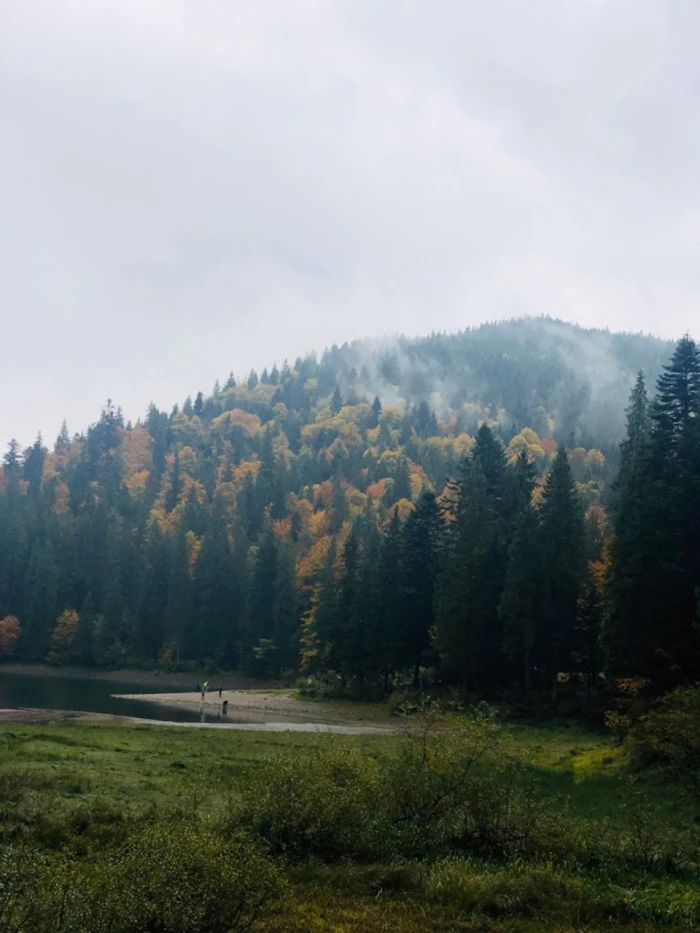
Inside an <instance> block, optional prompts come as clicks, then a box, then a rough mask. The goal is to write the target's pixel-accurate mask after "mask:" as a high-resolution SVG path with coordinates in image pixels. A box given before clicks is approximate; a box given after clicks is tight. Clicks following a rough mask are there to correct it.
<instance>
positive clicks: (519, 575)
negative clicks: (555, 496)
mask: <svg viewBox="0 0 700 933" xmlns="http://www.w3.org/2000/svg"><path fill="white" fill-rule="evenodd" d="M499 613H500V618H501V622H502V624H503V647H504V650H505V652H506V654H507V655H508V657H509V658H511V659H513V660H515V661H516V671H518V672H519V671H522V673H523V686H524V688H525V691H526V693H529V692H530V690H531V689H532V686H533V680H534V675H535V671H536V670H537V669H538V668H539V667H540V666H541V664H540V661H539V657H540V656H541V655H543V654H544V652H545V650H546V645H545V644H544V639H543V631H542V625H541V618H542V556H541V553H540V533H539V524H538V521H537V515H536V513H535V511H534V509H533V508H532V507H531V506H530V504H529V503H528V504H527V505H525V506H524V507H523V509H522V510H521V512H520V515H519V516H518V520H517V522H516V525H515V532H514V535H513V540H512V542H511V545H510V550H509V552H508V570H507V572H506V577H505V582H504V587H503V593H502V595H501V601H500V606H499Z"/></svg>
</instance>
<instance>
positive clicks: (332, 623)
mask: <svg viewBox="0 0 700 933" xmlns="http://www.w3.org/2000/svg"><path fill="white" fill-rule="evenodd" d="M336 364H337V355H334V352H333V351H331V352H330V353H329V354H327V355H326V356H325V357H324V358H323V360H322V361H321V362H320V363H319V362H317V361H316V360H315V359H314V358H313V357H309V358H307V359H306V360H298V361H297V362H296V364H295V365H294V367H291V366H288V365H285V366H284V367H283V368H282V369H281V370H277V368H276V367H275V368H273V369H272V370H271V371H270V372H267V371H265V372H263V373H262V374H260V375H258V374H256V373H251V374H250V376H249V377H248V379H247V380H245V381H243V382H242V383H237V382H236V380H235V379H234V378H233V377H230V378H229V380H228V381H227V382H226V384H225V385H224V386H223V387H220V386H218V385H217V386H216V387H215V390H214V392H213V393H212V395H211V396H209V397H207V398H205V397H204V396H203V394H202V393H199V394H198V395H197V397H196V398H195V399H194V400H191V399H188V400H187V401H186V402H185V404H184V405H183V406H182V409H180V408H179V407H177V406H176V407H175V409H173V411H172V412H171V413H170V414H167V413H165V412H161V411H159V410H158V409H156V408H155V407H154V406H152V407H151V408H150V410H149V413H148V416H147V418H146V419H145V421H144V423H143V424H140V423H139V424H137V425H130V424H125V423H124V420H123V418H122V416H121V413H120V412H119V410H117V409H115V408H114V407H113V406H112V405H111V404H108V405H107V406H106V407H105V409H104V411H103V412H102V416H101V418H100V420H99V421H98V422H97V423H96V424H95V425H93V426H92V427H91V428H90V429H89V430H88V431H87V433H86V434H85V435H76V436H74V437H73V438H71V437H70V436H69V434H68V431H67V429H65V427H64V429H63V430H62V431H61V434H60V436H59V437H58V439H57V441H56V443H55V445H54V448H53V450H52V451H50V452H49V451H48V450H47V449H46V448H45V447H44V445H43V443H42V442H41V439H40V438H39V439H37V442H36V443H35V444H34V445H33V446H32V447H30V448H28V449H27V450H26V451H24V452H22V451H20V450H19V448H18V446H17V445H16V444H14V443H12V444H10V447H9V450H8V452H7V453H6V455H5V457H4V464H3V471H2V475H1V476H0V620H2V621H0V652H4V654H5V655H10V654H15V655H16V656H18V657H22V658H28V659H29V658H31V659H48V660H50V661H51V662H53V663H60V664H67V663H80V664H90V665H93V664H94V665H110V666H115V665H119V664H125V663H141V662H143V663H161V664H169V665H181V666H183V665H187V664H189V663H202V662H210V663H212V664H216V665H218V666H220V667H224V668H234V667H241V668H244V669H246V670H248V671H250V672H251V673H254V674H260V675H276V676H277V675H283V676H295V675H296V674H298V673H302V674H304V675H319V676H320V677H321V678H325V679H327V678H329V677H332V678H333V679H334V681H337V680H340V681H341V682H344V683H346V684H356V685H358V686H360V687H369V686H388V685H389V684H391V683H392V682H396V681H398V680H407V679H412V680H419V679H420V677H421V676H422V673H423V672H425V671H426V670H430V671H431V672H432V673H433V675H434V676H438V677H440V678H442V679H443V680H447V681H450V682H454V683H458V684H462V685H465V686H467V687H468V688H469V689H473V690H477V691H479V692H482V693H490V692H493V691H494V690H496V689H498V688H501V687H506V686H510V685H512V684H514V683H520V684H521V685H522V687H523V688H524V689H532V688H541V689H545V688H547V689H549V688H551V687H553V686H555V685H556V682H557V674H558V673H559V672H562V671H576V672H579V673H580V674H581V675H582V676H583V677H584V678H585V680H586V681H587V682H588V684H589V686H591V687H592V686H594V685H595V684H596V682H597V679H598V675H599V673H600V672H601V671H602V670H606V671H609V672H611V673H614V674H620V675H623V674H625V675H626V674H639V675H641V676H645V677H651V678H654V679H656V680H659V681H664V682H672V681H678V680H682V679H683V678H685V677H691V676H694V673H695V671H696V668H697V657H698V651H697V642H696V639H697V633H696V631H695V628H694V624H695V621H696V608H697V602H696V593H695V588H696V587H697V586H698V585H700V572H699V571H700V565H699V562H698V561H699V555H700V541H698V536H699V534H700V532H699V526H700V521H699V520H698V515H700V509H698V505H700V503H699V502H698V499H699V485H700V479H699V477H700V440H699V437H698V424H699V423H700V357H699V354H698V350H697V347H696V346H695V344H694V343H693V342H692V341H691V340H689V339H687V338H686V339H684V340H683V341H682V342H681V343H680V345H679V347H678V348H677V350H676V353H675V354H674V356H673V359H672V360H671V362H670V364H669V365H668V366H667V367H666V369H665V371H664V373H663V375H662V376H661V377H660V379H659V386H658V392H657V398H656V400H655V402H654V403H653V404H652V405H651V406H650V405H649V404H648V403H647V401H646V394H645V390H644V384H643V380H642V378H641V377H640V380H639V381H638V383H637V386H636V388H635V391H634V395H633V400H632V405H631V407H630V409H629V412H628V429H627V439H626V440H625V441H624V443H623V445H622V452H621V469H620V476H619V480H618V483H617V488H616V489H615V490H614V491H613V498H612V523H610V522H609V521H608V518H607V516H606V512H605V509H604V505H605V501H606V497H608V496H609V489H607V488H606V480H607V479H608V477H609V469H610V468H609V465H608V463H607V462H606V457H605V456H604V454H603V453H602V452H601V451H600V450H598V449H596V448H590V449H586V448H583V447H580V446H579V447H577V446H574V445H575V440H574V439H573V438H572V439H570V442H569V444H568V446H567V445H565V443H562V441H564V440H565V438H562V437H561V434H562V432H561V431H558V430H557V428H556V425H555V424H554V419H553V418H552V417H551V416H550V415H548V414H547V412H546V411H545V412H544V413H543V414H540V415H539V416H538V417H539V418H540V421H541V422H542V423H541V424H540V425H539V427H540V429H541V431H542V432H543V433H542V434H539V433H538V432H537V431H536V430H535V429H534V428H532V427H531V426H528V425H527V424H523V423H518V422H516V423H515V424H512V425H511V426H510V427H508V428H505V427H504V419H503V417H502V416H501V415H498V417H494V412H493V411H492V410H490V409H489V407H488V406H486V405H483V404H477V403H476V402H471V401H462V402H460V403H458V404H457V405H456V407H450V408H449V409H448V410H447V411H446V412H445V413H443V415H442V416H439V415H438V414H437V413H436V410H435V408H434V407H431V406H430V405H428V404H427V402H426V401H425V400H423V401H421V402H417V403H415V404H409V403H408V402H407V401H406V400H405V399H404V400H403V402H402V403H401V404H400V405H396V406H389V405H383V404H382V402H381V401H380V399H379V398H378V397H375V398H374V400H373V401H370V400H369V399H367V398H364V397H358V395H357V392H356V391H355V390H349V389H348V388H347V383H343V380H342V379H341V378H340V376H339V374H338V367H337V365H336ZM356 384H358V383H356ZM353 392H355V394H354V395H353V394H352V393H353ZM344 393H345V394H344ZM348 396H349V397H348ZM545 431H547V432H548V433H547V434H544V432H545ZM557 434H559V443H557V440H556V437H555V436H552V435H557ZM610 524H612V528H610V527H609V525H610ZM611 532H612V533H611ZM693 665H695V667H694V666H693Z"/></svg>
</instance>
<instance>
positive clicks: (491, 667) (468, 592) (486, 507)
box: [437, 458, 502, 690]
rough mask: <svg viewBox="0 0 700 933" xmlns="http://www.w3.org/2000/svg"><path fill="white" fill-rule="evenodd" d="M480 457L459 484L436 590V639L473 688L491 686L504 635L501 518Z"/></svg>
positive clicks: (447, 663) (448, 666)
mask: <svg viewBox="0 0 700 933" xmlns="http://www.w3.org/2000/svg"><path fill="white" fill-rule="evenodd" d="M497 505H498V502H497V499H496V498H495V497H493V496H491V495H490V494H489V488H488V485H487V482H486V477H485V475H484V471H483V468H482V465H481V462H480V461H479V460H476V459H474V458H473V459H472V460H471V461H470V462H469V463H468V464H467V465H466V467H465V470H464V474H463V478H462V480H461V482H460V484H459V487H458V499H457V506H456V511H455V514H454V520H453V521H452V522H450V524H449V525H448V533H447V540H446V542H445V548H444V559H443V563H442V572H441V576H440V584H439V589H438V600H437V608H438V625H437V633H438V644H439V648H440V652H441V657H442V663H443V666H444V667H445V670H446V671H448V672H450V673H451V674H452V676H453V677H456V678H458V679H459V680H461V681H462V682H463V683H466V684H467V685H468V686H469V687H470V689H472V690H474V689H483V688H484V687H488V686H489V685H493V678H494V676H495V675H497V673H498V671H497V668H498V664H499V661H500V652H501V644H502V638H501V636H500V620H499V617H498V602H499V599H500V590H501V586H500V581H501V579H502V568H501V566H500V558H501V553H500V552H501V540H500V525H501V521H500V519H499V517H498V514H497V511H496V509H497Z"/></svg>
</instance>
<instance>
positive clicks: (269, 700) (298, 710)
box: [114, 685, 357, 722]
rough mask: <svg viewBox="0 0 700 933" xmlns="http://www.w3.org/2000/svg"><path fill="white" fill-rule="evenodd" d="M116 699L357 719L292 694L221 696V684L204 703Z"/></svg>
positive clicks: (185, 696)
mask: <svg viewBox="0 0 700 933" xmlns="http://www.w3.org/2000/svg"><path fill="white" fill-rule="evenodd" d="M114 696H116V697H119V699H122V700H141V701H146V702H148V703H158V704H159V705H161V706H172V707H178V708H179V709H187V710H191V711H192V712H194V713H199V712H201V711H202V710H204V711H205V712H207V713H216V712H220V710H221V707H222V704H223V702H224V700H228V711H229V714H235V713H245V712H249V713H266V714H274V713H279V714H281V715H283V716H284V717H285V718H292V717H294V718H297V719H299V720H301V721H304V720H307V721H314V722H347V721H348V719H352V718H357V717H353V716H352V712H351V711H350V712H349V714H346V713H345V712H344V711H342V710H338V709H337V708H333V707H332V706H327V705H324V704H323V703H316V702H314V701H312V700H308V701H303V700H298V699H297V698H296V697H295V696H293V695H292V694H291V693H283V692H279V693H278V692H275V693H272V692H270V693H265V692H262V691H258V690H256V691H246V690H224V691H223V692H222V694H221V697H219V689H218V685H217V687H216V688H215V689H213V690H212V689H210V690H209V691H208V692H207V694H206V696H205V698H204V700H202V697H201V694H200V693H197V692H196V691H194V690H193V691H190V692H188V693H115V694H114Z"/></svg>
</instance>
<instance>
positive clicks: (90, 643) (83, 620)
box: [75, 592, 95, 667]
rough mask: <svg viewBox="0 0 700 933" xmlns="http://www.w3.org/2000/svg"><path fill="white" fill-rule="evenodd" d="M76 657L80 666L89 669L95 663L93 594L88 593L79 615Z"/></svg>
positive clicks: (76, 633)
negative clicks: (82, 665)
mask: <svg viewBox="0 0 700 933" xmlns="http://www.w3.org/2000/svg"><path fill="white" fill-rule="evenodd" d="M75 655H76V660H77V662H78V664H84V665H86V666H87V667H89V666H91V665H92V664H94V663H95V604H94V601H93V598H92V593H91V592H88V594H87V596H86V597H85V600H84V602H83V605H82V607H81V609H80V612H79V613H78V624H77V626H76V628H75Z"/></svg>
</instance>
